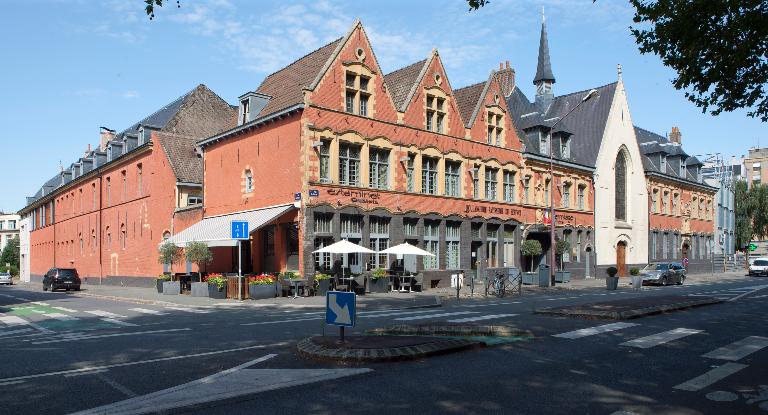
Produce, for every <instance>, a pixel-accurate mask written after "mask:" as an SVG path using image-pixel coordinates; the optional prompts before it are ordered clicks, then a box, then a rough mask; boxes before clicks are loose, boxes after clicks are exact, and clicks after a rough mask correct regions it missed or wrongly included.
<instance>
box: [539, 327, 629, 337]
mask: <svg viewBox="0 0 768 415" xmlns="http://www.w3.org/2000/svg"><path fill="white" fill-rule="evenodd" d="M634 326H637V324H635V323H610V324H603V325H602V326H596V327H587V328H584V329H579V330H574V331H569V332H566V333H560V334H555V335H554V337H560V338H562V339H580V338H582V337H587V336H594V335H596V334H602V333H608V332H611V331H616V330H621V329H625V328H628V327H634Z"/></svg>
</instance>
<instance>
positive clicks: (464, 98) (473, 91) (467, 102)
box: [453, 81, 487, 127]
mask: <svg viewBox="0 0 768 415" xmlns="http://www.w3.org/2000/svg"><path fill="white" fill-rule="evenodd" d="M486 83H487V81H486V82H479V83H476V84H474V85H469V86H465V87H464V88H459V89H457V90H455V91H453V98H454V100H455V101H456V106H457V107H459V113H460V114H461V119H462V120H463V121H464V126H466V127H469V123H470V121H471V118H472V113H473V112H474V111H475V108H476V107H477V103H478V102H479V101H480V99H481V98H482V97H481V95H482V94H483V90H485V85H486Z"/></svg>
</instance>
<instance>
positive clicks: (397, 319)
mask: <svg viewBox="0 0 768 415" xmlns="http://www.w3.org/2000/svg"><path fill="white" fill-rule="evenodd" d="M463 314H477V311H457V312H454V313H439V314H427V315H418V316H411V317H401V318H396V319H395V321H412V320H425V319H430V318H439V317H450V316H460V315H463Z"/></svg>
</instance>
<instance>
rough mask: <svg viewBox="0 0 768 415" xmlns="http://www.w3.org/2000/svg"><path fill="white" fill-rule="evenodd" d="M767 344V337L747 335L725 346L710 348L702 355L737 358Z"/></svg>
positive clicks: (716, 357) (729, 358)
mask: <svg viewBox="0 0 768 415" xmlns="http://www.w3.org/2000/svg"><path fill="white" fill-rule="evenodd" d="M766 346H768V337H760V336H749V337H745V338H743V339H741V340H739V341H736V342H733V343H731V344H729V345H727V346H723V347H720V348H718V349H715V350H712V351H711V352H709V353H707V354H703V355H702V357H708V358H710V359H720V360H734V361H735V360H739V359H741V358H742V357H745V356H748V355H750V354H752V353H754V352H756V351H758V350H760V349H763V348H765V347H766Z"/></svg>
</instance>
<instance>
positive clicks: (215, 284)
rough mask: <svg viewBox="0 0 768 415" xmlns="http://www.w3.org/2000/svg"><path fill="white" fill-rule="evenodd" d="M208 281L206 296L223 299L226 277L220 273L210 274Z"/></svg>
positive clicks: (225, 293)
mask: <svg viewBox="0 0 768 415" xmlns="http://www.w3.org/2000/svg"><path fill="white" fill-rule="evenodd" d="M206 282H207V283H208V297H211V298H215V299H218V300H223V299H226V298H227V277H225V276H223V275H221V274H211V275H209V276H208V279H207V280H206Z"/></svg>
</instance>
